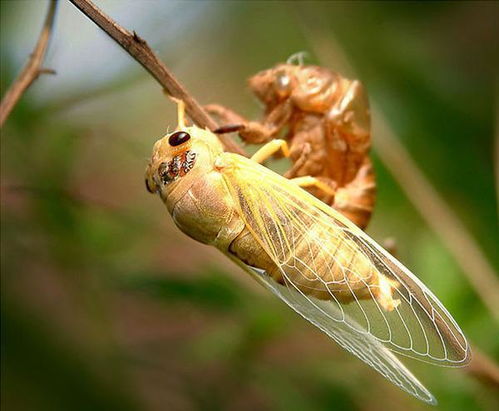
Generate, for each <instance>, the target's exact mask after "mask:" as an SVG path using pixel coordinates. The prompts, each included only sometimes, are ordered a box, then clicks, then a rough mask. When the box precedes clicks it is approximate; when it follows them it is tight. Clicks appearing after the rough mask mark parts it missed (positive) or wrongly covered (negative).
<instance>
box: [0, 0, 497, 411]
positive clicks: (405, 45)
mask: <svg viewBox="0 0 499 411" xmlns="http://www.w3.org/2000/svg"><path fill="white" fill-rule="evenodd" d="M47 5H48V4H47V2H46V1H1V2H0V6H1V20H0V23H1V24H0V30H1V31H0V34H1V39H0V40H1V88H2V95H3V93H4V92H5V90H6V89H7V87H8V85H9V84H10V83H11V82H12V81H13V79H14V78H15V75H16V74H17V72H18V70H19V69H20V68H21V66H22V65H23V63H24V61H25V59H26V58H27V56H28V55H29V53H30V52H31V50H32V48H33V46H34V44H35V42H36V39H37V37H38V34H39V31H40V28H41V25H42V22H43V19H44V16H45V12H46V9H47ZM98 5H99V6H100V7H102V8H103V10H104V11H105V12H107V13H108V14H110V15H111V16H112V17H113V18H115V19H116V20H117V21H118V22H119V23H121V24H122V25H123V26H125V27H127V28H129V29H134V30H136V31H137V32H138V33H139V34H140V35H141V36H142V37H143V38H145V39H146V40H147V41H148V42H149V44H150V45H151V46H152V47H153V48H154V49H155V50H156V51H157V52H158V54H159V55H160V56H161V58H162V59H163V60H164V61H165V62H166V64H167V65H168V66H169V67H170V68H171V69H172V70H173V72H174V73H175V74H176V75H177V76H178V78H179V79H180V80H181V81H182V82H183V83H184V84H185V85H186V86H187V88H188V89H189V90H190V91H191V92H192V94H193V95H194V96H196V98H197V99H198V100H199V101H200V102H202V103H211V102H218V103H222V104H225V105H228V106H229V107H232V108H233V109H235V110H236V111H239V112H241V113H244V114H245V115H247V116H248V117H250V118H258V117H259V116H260V107H259V106H258V104H257V103H256V102H255V100H254V98H253V97H252V96H251V95H250V93H249V91H248V90H247V88H246V82H245V81H246V78H247V77H248V76H250V75H251V74H253V73H255V72H256V71H258V70H261V69H264V68H268V67H270V66H272V65H274V64H275V63H277V62H281V61H284V60H286V59H287V57H289V56H290V55H291V54H293V53H295V52H297V51H308V52H309V54H310V57H309V58H308V60H307V61H308V62H310V63H318V62H321V61H322V62H324V61H327V62H328V65H329V66H330V68H331V69H333V70H341V71H342V72H343V73H344V74H345V75H350V76H353V75H355V76H357V77H358V78H360V79H361V80H362V81H363V82H364V84H365V85H366V87H367V89H368V92H369V95H370V97H371V100H372V101H375V102H376V104H377V107H379V109H380V111H381V112H382V115H383V116H384V119H385V120H386V122H387V123H388V124H389V126H390V127H391V129H392V130H393V132H394V134H395V135H396V137H397V140H398V141H399V142H401V143H402V144H403V146H404V147H405V148H406V149H407V150H408V151H409V153H410V155H411V156H412V157H413V158H414V160H415V161H416V163H417V164H418V165H419V167H420V168H421V169H422V170H423V172H424V175H425V176H426V177H427V179H428V180H429V181H430V182H431V183H432V185H434V187H435V188H436V190H437V191H438V192H439V193H440V194H441V195H442V196H443V198H444V199H445V200H446V202H447V203H448V205H449V206H450V208H451V209H452V210H453V212H455V213H456V214H457V216H458V217H459V219H460V220H461V221H462V223H463V224H464V226H465V227H466V229H467V230H468V231H469V233H470V235H471V238H472V239H473V241H474V242H475V243H476V244H477V246H478V247H479V248H480V249H481V250H483V253H484V256H485V258H486V259H487V260H488V261H489V263H490V264H491V265H492V266H493V268H494V270H495V272H497V269H498V268H499V261H498V244H499V233H498V224H497V201H496V192H495V191H496V190H495V186H496V183H495V181H494V156H493V152H494V150H495V148H494V133H497V128H496V127H497V122H498V116H497V96H498V87H497V85H498V83H497V73H498V67H499V52H498V51H499V24H498V21H499V7H498V5H499V3H497V2H495V3H494V2H486V3H479V2H472V3H465V2H459V3H451V2H444V3H435V2H431V3H403V2H396V3H395V2H394V3H391V2H388V3H360V2H352V3H343V2H332V3H326V2H318V3H315V2H305V3H297V2H290V3H288V2H208V1H204V2H166V1H162V2H159V1H145V0H144V1H139V2H137V1H124V0H123V1H99V2H98ZM335 62H337V66H336V63H335ZM345 62H347V64H345ZM45 67H49V68H53V69H55V70H56V71H57V75H55V76H42V77H41V78H40V79H38V80H37V81H36V83H35V84H34V85H33V86H32V87H31V88H30V89H29V90H28V92H27V93H26V94H25V96H24V97H23V98H22V100H21V101H20V102H19V104H18V105H17V106H16V108H15V110H14V111H13V113H12V114H11V116H10V118H9V119H8V120H7V123H6V124H5V126H4V128H3V129H2V135H1V269H2V272H1V278H2V284H1V306H2V311H1V326H2V345H1V347H2V351H1V361H2V366H1V371H2V378H1V387H2V391H1V401H2V408H3V409H4V410H90V409H92V410H113V409H118V410H127V409H130V410H326V409H327V410H331V409H335V410H381V409H390V410H391V409H405V410H423V409H429V408H430V407H429V406H427V405H425V404H424V403H421V402H418V401H417V400H415V399H413V398H411V397H410V396H409V395H407V394H405V393H404V392H402V391H400V390H398V389H397V388H396V387H395V386H393V385H391V384H390V383H389V382H387V381H386V380H385V379H383V378H382V377H381V376H379V375H378V374H377V373H376V372H374V371H373V370H371V369H370V368H369V367H368V366H366V365H364V364H363V363H361V362H360V361H359V360H357V359H356V358H354V357H353V356H351V355H349V354H348V353H346V352H344V351H342V350H341V349H339V348H338V347H337V346H336V345H335V343H334V342H333V341H331V340H329V339H328V338H327V337H326V336H325V335H323V334H322V333H320V332H319V331H318V330H317V329H315V328H314V327H313V326H311V325H309V324H308V323H306V322H305V321H304V320H302V319H301V318H300V317H298V316H297V315H296V314H294V313H293V312H291V311H290V310H289V309H288V308H287V307H285V306H284V305H283V304H282V303H280V302H279V301H277V300H276V299H275V298H273V297H272V296H271V295H269V294H268V293H267V292H265V290H263V289H260V288H259V287H258V286H257V285H256V284H253V283H252V281H251V280H249V279H248V278H246V275H245V274H244V273H243V272H242V271H241V270H239V269H238V268H236V267H235V266H234V265H233V264H232V263H230V262H229V261H227V260H226V259H225V258H224V257H223V256H222V255H221V254H219V253H218V252H217V251H216V250H212V249H211V248H209V247H206V246H203V245H200V244H198V243H196V242H194V241H193V240H190V239H189V238H187V237H186V236H184V235H183V234H182V233H181V232H179V231H178V230H177V229H176V228H175V226H174V225H173V223H172V221H171V219H170V217H169V216H168V214H167V212H166V210H165V209H164V206H163V205H162V204H161V202H160V201H159V200H158V199H157V198H155V197H153V196H150V195H149V194H148V193H147V192H146V190H145V188H144V179H143V173H144V168H145V165H146V162H147V159H148V156H149V155H150V152H151V148H152V144H153V143H154V141H155V140H156V139H158V138H159V137H161V136H162V135H163V134H164V133H165V131H166V128H167V127H168V126H170V127H172V126H174V125H175V107H174V105H173V104H172V103H171V102H170V101H169V100H168V99H167V98H166V97H165V96H164V94H163V93H162V91H161V89H160V87H159V86H158V84H157V83H156V82H155V81H154V80H152V78H151V77H150V76H149V75H148V74H147V73H146V72H145V71H144V70H143V69H142V68H141V67H140V66H138V64H137V63H136V62H135V61H134V60H132V59H131V58H130V57H129V56H128V55H127V54H126V53H125V52H123V51H122V50H121V49H120V48H119V47H118V46H117V45H116V44H115V43H114V42H113V41H112V40H111V39H109V38H108V37H107V36H106V35H105V34H104V33H103V32H101V31H100V30H99V29H98V28H97V27H96V26H95V25H94V24H93V23H92V22H91V21H89V20H88V19H87V18H86V17H85V16H83V15H82V14H81V13H80V12H79V11H78V10H77V9H76V8H75V7H73V6H72V5H71V4H70V3H69V2H66V1H62V2H61V3H60V4H59V9H58V15H57V20H56V27H55V32H54V35H53V38H52V41H51V44H50V49H49V52H48V55H47V58H46V63H45ZM375 121H376V119H375ZM381 132H383V130H382V129H378V128H376V125H375V128H374V147H375V149H374V153H373V157H374V161H375V167H376V172H377V176H378V190H379V195H378V203H377V207H376V209H375V213H374V217H373V220H372V223H371V225H370V227H369V229H368V232H369V233H370V234H371V235H372V236H373V237H374V238H375V239H378V240H380V241H382V240H383V239H385V238H387V237H393V238H395V239H396V242H397V249H398V254H399V257H400V259H401V260H402V261H403V262H404V263H405V264H406V265H407V266H408V267H410V268H411V269H412V270H413V271H414V272H416V273H418V275H419V276H420V278H422V279H423V281H424V282H425V283H426V284H428V285H429V287H430V288H431V289H432V290H433V291H434V292H435V293H436V294H437V295H438V296H439V297H440V299H441V300H442V301H443V303H444V304H445V305H446V306H447V307H448V309H449V310H450V312H451V313H453V315H454V317H455V318H456V320H457V321H458V323H459V324H460V325H461V327H462V328H463V330H464V331H465V333H466V334H467V336H468V337H469V338H470V340H471V341H472V342H473V344H475V346H476V347H478V348H479V349H480V350H481V351H483V352H484V353H485V354H487V355H488V356H489V358H490V360H491V361H497V360H499V331H498V325H497V322H496V320H494V317H493V315H492V314H491V312H490V311H489V310H488V309H487V307H486V305H485V304H484V302H483V300H482V299H481V298H480V296H479V294H477V292H476V291H475V289H474V288H473V287H472V286H471V285H470V282H469V280H468V276H469V275H470V273H465V272H463V270H462V269H461V268H460V266H459V265H458V264H457V262H456V260H455V258H454V257H453V255H452V254H451V253H449V251H448V250H449V246H448V244H446V243H445V242H442V240H441V237H439V235H438V234H437V233H436V232H435V231H434V230H432V229H431V228H430V227H429V226H428V224H427V223H426V222H425V220H424V219H423V218H422V217H421V215H420V214H419V213H418V212H417V210H416V209H415V208H414V206H413V204H412V202H411V201H410V200H408V197H407V196H406V195H405V194H404V191H403V190H402V189H401V188H400V186H399V185H398V184H397V183H396V180H395V179H394V177H393V174H392V172H389V171H388V170H387V168H386V166H385V164H384V163H383V161H381V160H380V156H379V154H380V153H379V152H377V151H376V148H377V147H376V141H377V139H378V138H381V137H382V136H381V135H380V133H381ZM409 183H410V182H409ZM406 188H407V187H406ZM409 189H410V186H409ZM430 218H431V215H430ZM496 279H497V280H498V281H499V278H498V277H497V276H496ZM497 298H499V296H497ZM404 362H405V363H406V364H408V365H409V366H410V367H411V369H413V370H414V373H415V374H416V375H417V376H418V377H419V378H420V379H421V381H423V382H424V384H425V385H426V386H427V387H428V388H429V389H430V390H431V391H432V392H433V393H434V394H435V396H436V397H437V399H438V400H439V408H440V409H443V410H461V409H462V410H472V409H477V410H478V409H485V410H493V409H499V400H498V396H499V395H498V391H497V386H496V387H493V386H491V385H489V384H488V383H486V382H484V381H483V380H481V379H479V378H477V377H476V375H474V374H470V373H469V372H466V371H465V370H461V369H447V368H438V367H434V366H431V365H426V364H422V363H419V362H416V361H412V360H404Z"/></svg>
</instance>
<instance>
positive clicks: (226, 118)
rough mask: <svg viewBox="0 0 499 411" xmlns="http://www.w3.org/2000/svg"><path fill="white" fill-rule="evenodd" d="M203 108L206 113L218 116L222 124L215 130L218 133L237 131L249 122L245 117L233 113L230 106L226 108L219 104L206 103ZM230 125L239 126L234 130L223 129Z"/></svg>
mask: <svg viewBox="0 0 499 411" xmlns="http://www.w3.org/2000/svg"><path fill="white" fill-rule="evenodd" d="M204 109H205V110H206V112H207V113H209V114H211V115H214V116H216V117H218V118H219V120H220V122H221V123H222V124H223V126H222V127H220V128H219V129H217V130H215V132H216V133H218V134H221V133H222V134H223V133H227V132H232V131H239V129H241V128H243V127H245V125H246V124H248V122H249V121H248V120H247V119H245V118H244V117H242V116H240V115H239V114H237V113H235V112H234V111H232V110H231V109H230V108H227V107H225V106H222V105H220V104H207V105H206V106H204ZM231 126H232V127H233V128H235V126H238V127H239V128H238V129H236V130H230V131H225V129H228V128H230V127H231Z"/></svg>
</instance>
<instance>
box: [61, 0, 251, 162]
mask: <svg viewBox="0 0 499 411" xmlns="http://www.w3.org/2000/svg"><path fill="white" fill-rule="evenodd" d="M70 1H71V3H73V4H74V5H75V6H76V7H77V8H78V9H79V10H80V11H81V12H82V13H83V14H85V15H86V16H87V17H88V18H89V19H90V20H92V21H93V22H94V23H95V24H97V26H99V27H100V28H101V29H102V30H104V31H105V32H106V33H107V34H108V35H109V36H110V37H111V38H112V39H113V40H114V41H116V42H117V43H118V44H119V45H120V46H121V47H122V48H123V49H124V50H125V51H126V52H127V53H128V54H130V55H131V56H132V57H133V58H134V59H135V60H137V61H138V62H139V63H140V64H141V65H142V67H144V68H145V69H146V70H147V71H148V72H149V73H150V74H151V75H152V76H153V77H154V78H155V79H156V81H157V82H158V83H159V84H161V86H162V87H163V88H164V90H165V91H166V92H167V93H168V94H169V95H170V96H172V97H175V98H177V99H179V100H183V101H184V102H185V108H186V111H187V114H189V117H190V118H191V119H192V121H194V123H196V125H197V126H199V127H206V128H208V129H210V130H215V129H216V128H217V127H218V125H217V123H216V122H215V121H214V120H213V119H212V118H211V117H210V116H209V115H208V114H207V113H206V112H205V111H204V110H203V108H202V107H201V105H200V104H199V103H198V102H197V101H196V100H195V99H194V97H192V96H191V95H190V94H189V93H188V92H187V90H186V89H185V88H184V87H183V86H182V84H180V83H179V82H178V80H177V79H176V78H175V76H174V75H173V74H172V73H171V72H170V70H168V68H167V67H166V66H165V64H164V63H163V62H162V61H161V60H160V59H159V58H158V56H157V55H156V54H155V53H154V52H153V51H152V50H151V48H150V47H149V46H148V44H147V42H146V41H145V40H144V39H142V38H141V37H139V36H138V34H137V33H136V32H135V31H133V32H132V31H129V30H127V29H125V28H123V27H122V26H120V25H119V24H118V23H116V22H115V21H114V20H112V19H111V18H110V17H109V16H107V15H106V14H104V13H103V12H102V10H100V9H99V8H97V7H96V6H95V4H93V3H92V2H91V1H89V0H70ZM219 138H220V140H221V141H222V143H223V145H224V146H225V148H226V149H227V150H228V151H232V152H234V153H239V154H243V155H244V154H245V153H244V151H243V150H242V149H241V147H239V146H238V145H237V144H236V143H235V142H234V141H233V140H232V139H231V138H229V137H228V136H220V137H219Z"/></svg>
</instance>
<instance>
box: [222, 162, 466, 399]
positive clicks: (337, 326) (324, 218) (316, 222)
mask: <svg viewBox="0 0 499 411" xmlns="http://www.w3.org/2000/svg"><path fill="white" fill-rule="evenodd" d="M223 163H224V164H226V165H227V166H226V167H225V168H224V170H223V175H224V178H225V181H226V183H227V185H228V188H229V192H230V193H231V195H232V197H233V198H234V200H235V202H236V203H237V205H238V207H239V211H240V214H241V216H242V218H243V219H244V221H245V223H246V226H247V227H248V229H249V230H250V231H251V232H252V234H253V235H254V237H255V239H256V240H257V241H258V242H259V243H260V245H261V246H262V247H263V249H264V250H265V251H266V252H267V254H268V255H269V256H270V257H271V258H272V260H273V262H274V263H275V264H276V266H277V267H278V270H279V272H280V274H281V277H282V278H281V279H280V281H278V282H276V281H274V280H271V281H274V283H275V286H276V287H280V286H279V283H280V284H281V285H282V286H284V288H287V289H288V290H289V293H290V294H288V295H286V296H285V298H284V297H283V296H284V294H283V291H282V289H283V287H281V288H278V289H279V290H280V295H279V294H278V295H279V296H280V297H281V298H283V299H284V300H285V301H286V302H287V303H288V304H290V305H291V306H292V307H293V308H294V309H295V310H297V311H298V312H300V313H301V314H302V315H304V316H305V318H307V319H308V320H309V321H311V322H312V323H314V324H315V325H317V326H318V327H319V328H321V329H322V330H323V331H325V332H326V333H327V334H328V335H330V336H331V337H332V338H333V339H335V340H336V341H337V342H338V343H339V344H340V345H342V346H343V347H344V348H346V349H348V350H349V351H350V352H352V353H354V354H355V355H357V356H358V357H359V358H361V359H362V360H363V361H365V362H367V363H368V364H369V365H371V366H373V367H374V368H375V369H377V370H378V371H379V372H381V373H382V374H383V375H384V376H385V377H387V378H389V379H390V380H391V381H393V382H395V383H396V384H397V385H400V384H399V382H397V380H396V379H395V378H394V377H393V376H390V375H389V374H388V373H387V372H382V371H381V370H382V369H383V365H380V364H383V363H380V358H381V356H382V354H383V355H387V354H386V353H387V352H388V351H387V350H386V348H388V349H390V350H392V351H395V352H397V353H400V354H403V355H406V356H409V357H412V358H416V359H419V360H422V361H426V362H431V363H434V364H438V365H445V366H462V365H465V364H466V363H468V362H469V360H470V350H469V345H468V343H467V341H466V339H465V337H464V335H463V333H462V332H461V330H460V329H459V326H458V325H457V324H456V322H455V321H454V320H453V318H452V317H451V315H450V314H449V313H448V312H447V310H446V309H445V308H444V307H443V305H442V304H441V303H440V302H439V301H438V299H437V298H436V297H435V296H434V295H433V294H432V293H431V291H430V290H428V288H427V287H426V286H425V285H424V284H423V283H422V282H421V281H419V280H418V279H417V277H415V276H414V275H413V274H412V273H411V272H410V271H409V270H407V269H406V268H405V267H404V266H403V265H402V264H400V263H399V262H398V261H397V260H396V259H395V258H393V257H392V256H391V255H390V254H389V253H387V252H386V251H385V250H384V249H383V248H381V247H380V246H379V245H377V244H376V243H375V242H374V241H373V240H372V239H371V238H370V237H369V236H367V235H366V234H365V233H364V232H363V231H361V230H360V229H358V228H357V227H356V226H355V225H354V224H353V223H351V222H350V221H348V220H347V219H346V218H344V217H343V216H342V215H341V214H339V213H337V212H336V211H335V210H333V209H332V208H330V207H328V206H327V205H325V204H324V203H322V202H321V201H319V200H317V199H316V198H315V197H313V196H311V195H309V194H308V193H306V192H305V191H304V190H302V189H300V188H299V187H297V186H296V185H295V184H293V183H292V182H290V181H289V180H287V179H285V178H283V177H282V176H280V175H278V174H276V173H274V172H272V171H271V170H269V169H267V168H265V167H263V166H260V165H258V164H256V163H255V162H253V161H251V160H248V159H245V158H243V157H240V156H237V155H233V154H229V153H226V154H224V155H223ZM331 244H334V247H332V246H331ZM345 256H351V257H350V258H348V259H347V258H346V257H345ZM366 261H367V262H368V266H369V268H368V269H366ZM359 265H360V266H362V271H363V274H362V275H361V274H359V273H358V272H357V270H358V267H359ZM369 270H371V271H369ZM366 271H369V273H368V274H366ZM338 273H340V274H341V275H340V278H338ZM300 275H301V278H300ZM378 275H382V276H384V277H385V278H387V279H389V280H390V281H391V282H393V283H394V284H396V285H397V286H396V288H394V290H393V293H394V295H393V298H394V299H395V300H398V301H400V303H399V304H398V305H397V306H396V307H395V308H394V309H391V310H387V309H386V307H385V308H384V307H383V306H382V305H381V304H380V303H379V301H378V299H377V298H375V296H376V295H377V291H378V290H376V287H378V285H376V284H374V283H373V282H372V281H370V280H369V278H371V279H372V278H375V277H376V276H378ZM275 277H276V275H275V273H274V274H273V275H272V276H271V277H268V278H275ZM270 284H272V283H268V286H270ZM345 286H347V287H348V288H347V289H346V291H345ZM307 287H309V288H310V289H307ZM316 287H317V288H321V289H322V290H323V291H324V290H326V291H329V295H328V296H327V297H328V298H324V296H322V297H320V298H314V297H313V295H314V292H316V291H317V290H316V289H315V288H316ZM271 288H272V287H271ZM339 289H341V290H342V291H341V292H338V291H337V290H339ZM361 290H363V292H364V294H365V293H366V292H368V293H369V294H368V295H367V297H366V295H364V296H363V297H362V298H359V295H360V292H361ZM348 292H350V296H349V298H347V297H348V296H346V295H345V294H346V293H348ZM340 294H342V296H340ZM291 296H294V297H295V299H294V300H293V299H291ZM298 297H299V298H298ZM369 297H371V298H369ZM344 301H349V302H348V303H344ZM326 307H327V308H328V309H327V310H326V309H325V308H326ZM305 313H306V314H305ZM319 318H320V320H319ZM319 324H321V325H319ZM360 341H367V342H365V343H364V344H361V343H360ZM373 347H376V349H373ZM379 347H383V350H382V349H381V348H379ZM385 347H386V348H385ZM363 349H365V350H367V351H366V352H363V353H362V354H361V353H360V352H361V351H362V350H363ZM392 358H395V357H393V356H387V357H386V359H385V360H386V361H393V359H392ZM374 364H378V365H376V366H375V365H374ZM397 367H398V368H397V369H400V367H401V365H400V364H399V363H398V365H397ZM404 375H405V374H404ZM411 381H414V377H412V379H411ZM415 381H416V382H417V380H415ZM405 388H406V389H407V386H405Z"/></svg>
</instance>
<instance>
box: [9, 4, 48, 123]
mask: <svg viewBox="0 0 499 411" xmlns="http://www.w3.org/2000/svg"><path fill="white" fill-rule="evenodd" d="M56 9H57V0H50V5H49V9H48V11H47V16H46V17H45V22H44V23H43V28H42V32H41V33H40V36H39V38H38V42H37V43H36V46H35V49H34V50H33V52H32V53H31V55H30V57H29V59H28V61H27V63H26V65H25V66H24V68H23V70H22V71H21V73H20V74H19V76H18V77H17V78H16V80H15V81H14V83H12V85H11V86H10V88H9V90H7V92H6V93H5V96H4V97H3V99H2V102H1V103H0V127H2V126H3V123H4V122H5V120H7V117H9V114H10V112H11V111H12V109H13V108H14V107H15V105H16V103H17V102H18V100H19V99H20V98H21V96H22V95H23V93H24V92H25V91H26V89H27V88H28V87H29V86H30V85H31V84H33V82H34V81H35V80H36V79H37V78H38V77H39V76H40V74H55V71H54V70H50V69H45V68H42V67H41V65H42V63H43V59H44V57H45V53H46V52H47V46H48V43H49V40H50V35H51V34H52V27H53V26H54V20H55V12H56Z"/></svg>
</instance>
